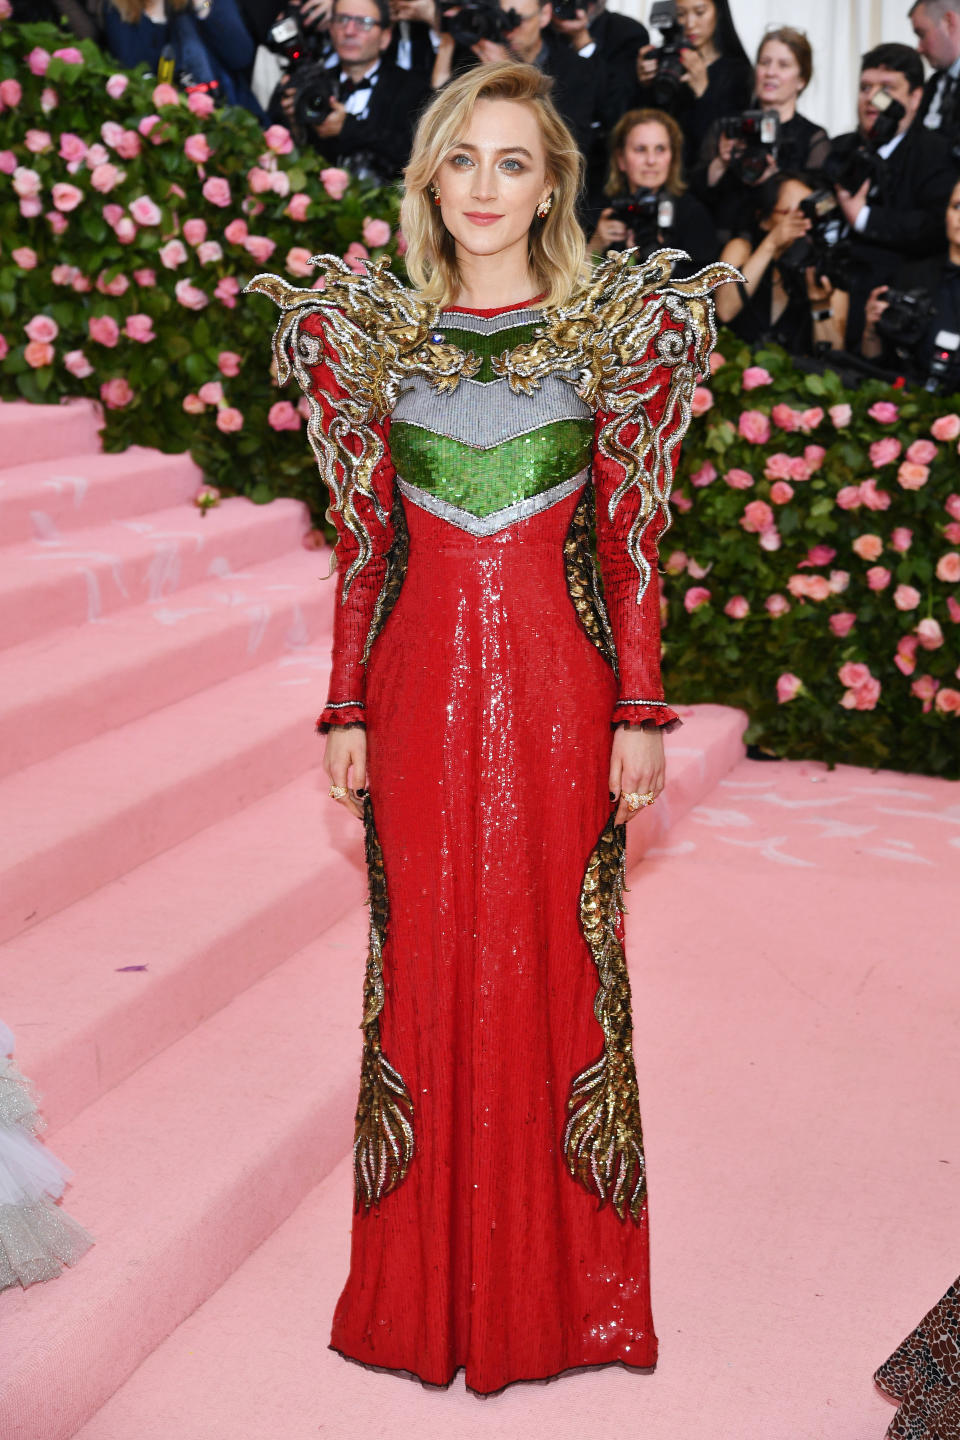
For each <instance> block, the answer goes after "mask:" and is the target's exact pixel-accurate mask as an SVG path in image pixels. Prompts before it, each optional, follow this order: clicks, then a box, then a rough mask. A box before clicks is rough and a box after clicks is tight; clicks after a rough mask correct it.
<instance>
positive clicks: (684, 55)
mask: <svg viewBox="0 0 960 1440" xmlns="http://www.w3.org/2000/svg"><path fill="white" fill-rule="evenodd" d="M680 59H681V60H682V61H683V68H684V70H685V71H686V72H687V73H686V74H685V75H684V77H683V78H684V80H685V81H686V83H687V84H688V85H689V86H690V89H691V90H692V91H693V93H694V95H696V96H697V97H698V98H699V96H701V95H706V93H707V86H708V85H709V84H710V76H709V75H708V74H707V62H706V60H704V58H703V56H702V55H701V54H700V51H699V50H694V49H692V48H691V47H688V46H684V48H683V49H682V50H681V51H680Z"/></svg>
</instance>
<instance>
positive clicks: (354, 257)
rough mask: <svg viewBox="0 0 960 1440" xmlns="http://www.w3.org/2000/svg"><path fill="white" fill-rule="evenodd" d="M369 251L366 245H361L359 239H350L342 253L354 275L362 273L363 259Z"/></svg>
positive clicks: (367, 255)
mask: <svg viewBox="0 0 960 1440" xmlns="http://www.w3.org/2000/svg"><path fill="white" fill-rule="evenodd" d="M369 254H370V251H369V250H368V249H367V247H366V245H361V244H360V242H359V240H351V242H350V244H349V245H348V246H347V248H346V250H345V251H344V253H343V258H344V260H345V261H346V262H347V264H348V265H349V267H350V269H351V270H352V271H353V273H354V274H355V275H362V274H363V271H364V265H363V261H364V260H366V259H367V258H368V257H369Z"/></svg>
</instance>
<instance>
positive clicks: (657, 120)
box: [588, 110, 720, 274]
mask: <svg viewBox="0 0 960 1440" xmlns="http://www.w3.org/2000/svg"><path fill="white" fill-rule="evenodd" d="M638 191H642V192H644V197H643V198H645V199H646V200H647V204H648V207H649V208H650V210H651V211H652V214H651V215H650V217H649V219H646V218H639V219H638V220H637V222H635V224H634V226H632V227H631V226H630V225H628V224H627V222H626V221H625V220H623V219H621V218H619V217H618V215H617V211H616V209H611V208H610V207H608V208H607V209H606V210H603V211H601V213H600V215H599V217H598V219H597V222H596V225H595V227H594V230H593V234H592V235H591V236H590V239H589V241H588V244H589V247H590V250H591V251H592V252H593V254H594V255H603V254H605V253H606V251H608V250H610V249H613V248H618V249H622V248H623V247H624V246H626V245H629V246H639V247H640V249H641V252H642V254H643V255H644V256H645V255H648V254H649V253H650V252H651V251H652V250H655V249H657V248H658V246H661V245H669V246H671V247H672V248H673V249H676V250H686V252H687V254H688V255H689V256H690V260H691V262H692V268H693V269H694V270H698V269H700V267H701V266H703V265H706V264H708V263H709V261H711V260H715V259H716V257H717V254H718V253H719V250H720V246H719V244H718V243H717V232H716V230H715V229H714V227H713V221H712V220H711V218H710V214H709V212H708V211H707V210H706V209H705V208H704V207H703V206H702V205H701V204H700V202H699V200H696V199H695V198H694V197H693V196H692V195H691V194H690V193H689V192H688V190H687V187H686V184H685V183H684V179H683V135H682V134H681V132H680V126H679V125H678V124H677V122H676V120H674V118H673V116H672V115H665V114H664V112H663V111H662V110H628V111H627V113H626V115H621V117H620V119H619V120H618V121H617V123H616V125H615V126H614V128H613V132H612V134H611V136H610V175H609V178H608V180H607V183H606V186H605V187H604V193H605V194H607V195H609V196H610V197H611V198H613V199H621V200H627V199H629V198H630V197H631V196H637V193H638ZM664 200H665V201H666V202H667V203H666V205H663V204H661V203H660V202H661V201H664ZM654 207H655V208H654ZM676 273H678V274H679V273H681V272H680V270H678V271H677V272H676Z"/></svg>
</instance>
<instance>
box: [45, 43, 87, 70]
mask: <svg viewBox="0 0 960 1440" xmlns="http://www.w3.org/2000/svg"><path fill="white" fill-rule="evenodd" d="M50 58H51V59H52V60H62V61H63V63H64V64H65V65H82V64H83V55H82V54H81V53H80V51H79V50H78V49H77V47H76V46H75V45H66V46H64V48H63V49H62V50H54V52H53V55H52V56H51V57H50Z"/></svg>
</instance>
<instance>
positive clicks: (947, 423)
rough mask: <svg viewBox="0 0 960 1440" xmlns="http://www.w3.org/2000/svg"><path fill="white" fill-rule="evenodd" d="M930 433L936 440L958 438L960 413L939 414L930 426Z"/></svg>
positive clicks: (959, 433)
mask: <svg viewBox="0 0 960 1440" xmlns="http://www.w3.org/2000/svg"><path fill="white" fill-rule="evenodd" d="M930 434H931V435H932V436H933V438H934V440H956V438H957V436H958V435H960V415H956V414H950V415H938V416H937V418H936V420H934V422H933V424H932V425H931V426H930ZM931 458H932V457H931ZM924 463H926V462H924Z"/></svg>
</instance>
